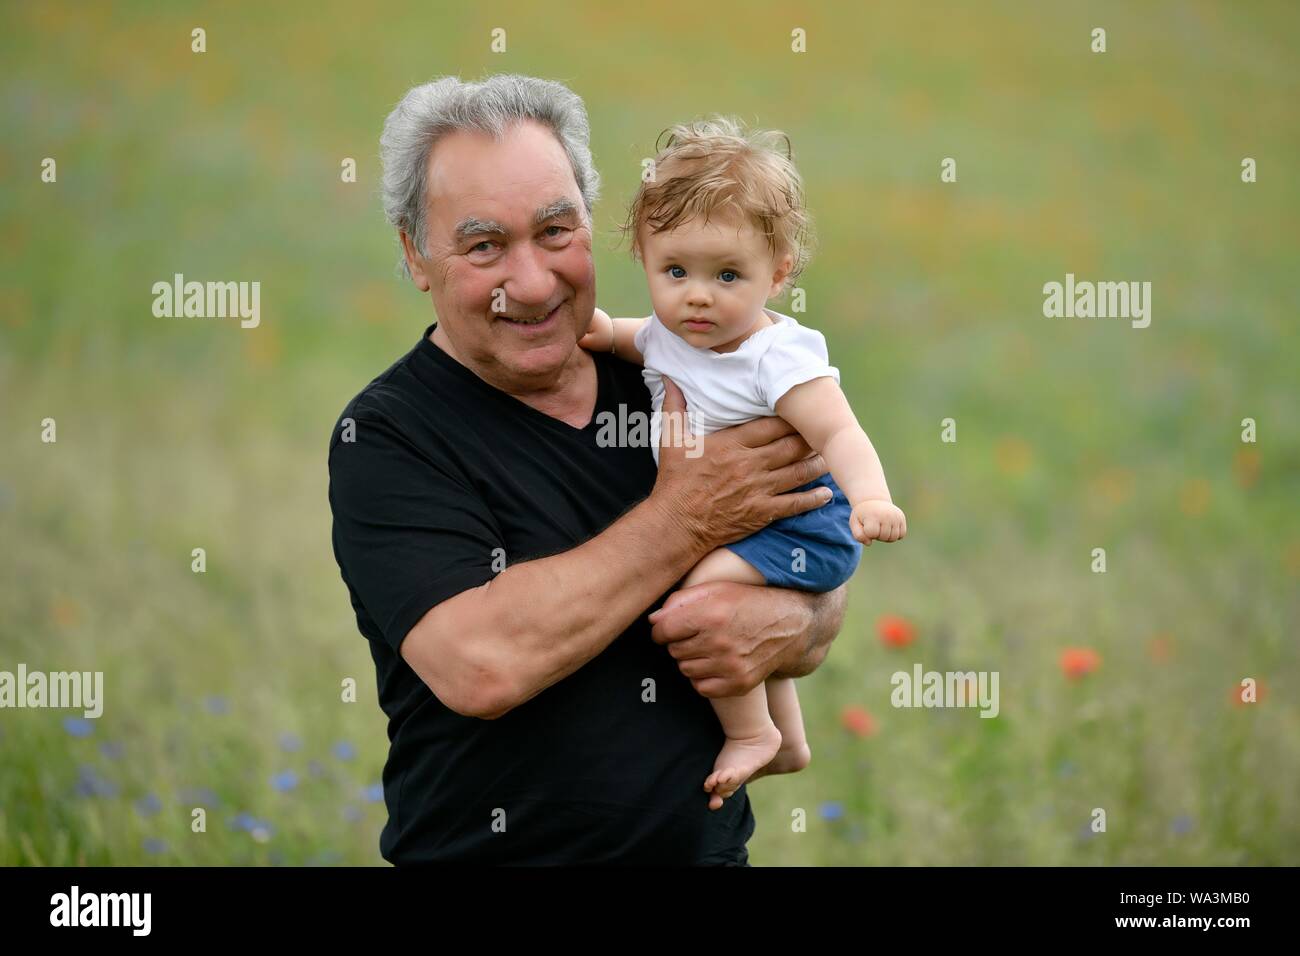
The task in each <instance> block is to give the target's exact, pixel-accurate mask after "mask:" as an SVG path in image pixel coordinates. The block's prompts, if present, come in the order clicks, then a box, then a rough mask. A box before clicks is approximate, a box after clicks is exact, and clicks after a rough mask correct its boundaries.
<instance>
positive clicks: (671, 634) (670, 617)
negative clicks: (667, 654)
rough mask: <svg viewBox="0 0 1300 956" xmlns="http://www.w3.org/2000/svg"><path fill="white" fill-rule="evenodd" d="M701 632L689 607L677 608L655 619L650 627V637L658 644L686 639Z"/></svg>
mask: <svg viewBox="0 0 1300 956" xmlns="http://www.w3.org/2000/svg"><path fill="white" fill-rule="evenodd" d="M698 633H700V629H699V627H698V626H697V625H696V624H695V622H694V620H693V618H692V615H691V613H690V610H689V609H688V608H677V609H674V610H673V611H671V612H669V613H668V614H665V615H664V616H663V617H661V618H659V619H658V620H657V621H655V624H654V626H653V627H652V628H650V639H651V640H652V641H654V642H655V643H656V644H671V643H672V642H673V641H684V640H686V639H687V638H689V637H694V636H695V635H696V634H698Z"/></svg>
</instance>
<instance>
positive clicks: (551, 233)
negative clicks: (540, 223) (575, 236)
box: [545, 226, 569, 239]
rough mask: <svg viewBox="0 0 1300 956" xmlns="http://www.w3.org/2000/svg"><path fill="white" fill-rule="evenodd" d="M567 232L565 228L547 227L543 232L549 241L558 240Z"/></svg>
mask: <svg viewBox="0 0 1300 956" xmlns="http://www.w3.org/2000/svg"><path fill="white" fill-rule="evenodd" d="M568 231H569V229H568V227H567V226H547V227H546V230H545V232H546V235H547V236H548V237H549V238H551V239H558V238H559V237H560V236H562V235H564V233H566V232H568Z"/></svg>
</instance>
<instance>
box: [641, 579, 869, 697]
mask: <svg viewBox="0 0 1300 956" xmlns="http://www.w3.org/2000/svg"><path fill="white" fill-rule="evenodd" d="M847 594H848V588H847V586H846V585H840V587H838V588H836V589H835V590H834V591H828V592H826V593H825V594H812V593H809V592H807V591H794V590H788V589H785V588H770V587H761V586H754V585H749V584H734V583H731V582H728V581H715V582H710V583H708V584H698V585H696V586H695V587H691V588H686V589H685V590H682V591H675V592H674V593H673V594H671V595H669V598H668V600H667V601H665V602H664V606H663V607H662V608H660V609H659V610H657V611H655V612H654V613H653V614H651V615H650V623H651V624H652V625H653V627H652V629H651V632H650V634H651V637H652V638H653V639H654V640H655V641H656V642H657V643H660V644H667V645H668V653H670V654H672V656H673V658H674V659H675V660H676V661H677V667H678V669H679V670H680V671H681V672H682V674H683V676H685V677H686V678H688V679H689V680H690V681H691V684H692V685H693V686H694V687H695V690H696V691H697V692H698V693H700V694H701V695H703V696H705V697H736V696H739V695H741V694H745V693H748V692H749V691H751V690H753V689H754V688H755V687H757V686H758V685H759V684H761V683H762V682H763V681H764V680H766V679H767V678H768V677H804V676H806V675H808V674H811V673H812V672H813V671H814V670H816V669H817V668H818V667H819V666H821V663H822V661H824V660H825V659H826V654H827V653H828V652H829V650H830V644H831V642H832V641H833V640H834V639H835V635H836V634H838V633H839V630H840V626H841V625H842V624H843V623H844V609H845V607H846V604H847Z"/></svg>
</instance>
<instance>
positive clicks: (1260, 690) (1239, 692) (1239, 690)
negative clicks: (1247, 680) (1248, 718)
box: [1232, 677, 1268, 707]
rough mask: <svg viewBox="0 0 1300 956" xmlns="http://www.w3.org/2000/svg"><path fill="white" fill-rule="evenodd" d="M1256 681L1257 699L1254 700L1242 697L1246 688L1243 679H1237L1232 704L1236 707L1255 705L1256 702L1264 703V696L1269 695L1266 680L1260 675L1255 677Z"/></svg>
mask: <svg viewBox="0 0 1300 956" xmlns="http://www.w3.org/2000/svg"><path fill="white" fill-rule="evenodd" d="M1254 681H1255V692H1254V693H1255V699H1254V700H1253V701H1252V700H1243V699H1242V697H1243V695H1244V694H1245V693H1246V688H1245V687H1244V686H1242V683H1241V681H1237V683H1235V684H1233V685H1232V705H1233V706H1234V707H1253V706H1254V705H1255V704H1262V703H1263V702H1264V698H1265V697H1266V696H1268V695H1267V688H1265V686H1264V682H1263V681H1262V680H1260V679H1259V678H1258V677H1256V678H1254Z"/></svg>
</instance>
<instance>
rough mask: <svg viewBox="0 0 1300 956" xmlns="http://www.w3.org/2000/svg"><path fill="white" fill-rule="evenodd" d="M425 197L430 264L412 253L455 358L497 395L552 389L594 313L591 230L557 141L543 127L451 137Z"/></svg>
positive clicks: (435, 160)
mask: <svg viewBox="0 0 1300 956" xmlns="http://www.w3.org/2000/svg"><path fill="white" fill-rule="evenodd" d="M425 192H426V202H427V203H428V207H427V208H428V210H429V215H428V219H427V223H428V252H429V258H428V260H427V261H425V260H420V259H419V258H418V253H416V251H415V249H414V244H413V242H411V241H410V240H409V238H408V237H403V246H404V247H405V248H406V255H407V263H408V265H409V266H410V267H411V274H412V276H413V277H414V278H415V282H416V284H417V285H418V286H419V287H420V289H421V290H423V291H431V292H432V295H433V303H434V307H435V308H436V309H437V312H438V320H439V328H441V329H443V330H444V331H445V332H446V333H447V337H448V339H449V341H450V343H451V345H452V346H453V348H454V356H455V357H456V358H457V359H458V360H460V361H461V362H462V363H463V364H465V365H468V366H470V367H471V368H473V369H475V370H476V371H478V372H479V374H480V375H482V376H483V377H485V378H487V379H488V380H489V381H491V382H492V383H493V384H496V385H497V386H498V387H506V388H509V387H511V386H518V387H520V388H529V387H544V386H546V385H548V384H550V383H551V382H552V381H554V378H555V376H556V375H557V373H558V372H559V371H560V370H561V369H562V368H563V367H564V365H565V363H566V362H567V361H569V359H570V358H571V357H572V355H573V354H574V350H575V348H576V343H577V341H578V339H579V338H581V337H582V335H583V334H584V333H585V332H586V331H587V328H588V326H589V325H590V324H591V318H592V313H593V311H594V309H595V306H596V274H595V270H594V268H593V265H592V259H591V227H590V224H589V223H588V221H587V217H586V213H585V211H584V207H583V204H582V194H581V193H580V192H579V190H578V184H577V181H576V180H575V179H574V178H573V170H572V168H571V167H570V166H569V161H568V158H567V157H566V156H565V154H564V149H563V148H562V147H561V146H560V144H559V141H557V140H556V138H555V136H554V135H553V134H552V133H551V132H550V130H548V129H546V128H545V127H544V126H541V125H540V124H537V123H533V122H522V123H517V124H515V125H514V126H513V127H511V128H510V129H509V130H508V131H507V132H506V133H505V135H504V136H503V137H502V139H500V140H495V139H493V138H492V137H491V136H489V135H487V134H483V133H477V132H467V131H463V130H462V131H457V132H454V133H450V134H448V135H446V136H444V137H443V138H442V139H440V140H439V141H438V143H437V144H436V145H435V146H434V148H433V150H432V151H431V154H430V157H429V166H428V180H427V189H426V191H425ZM539 320H540V321H539Z"/></svg>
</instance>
